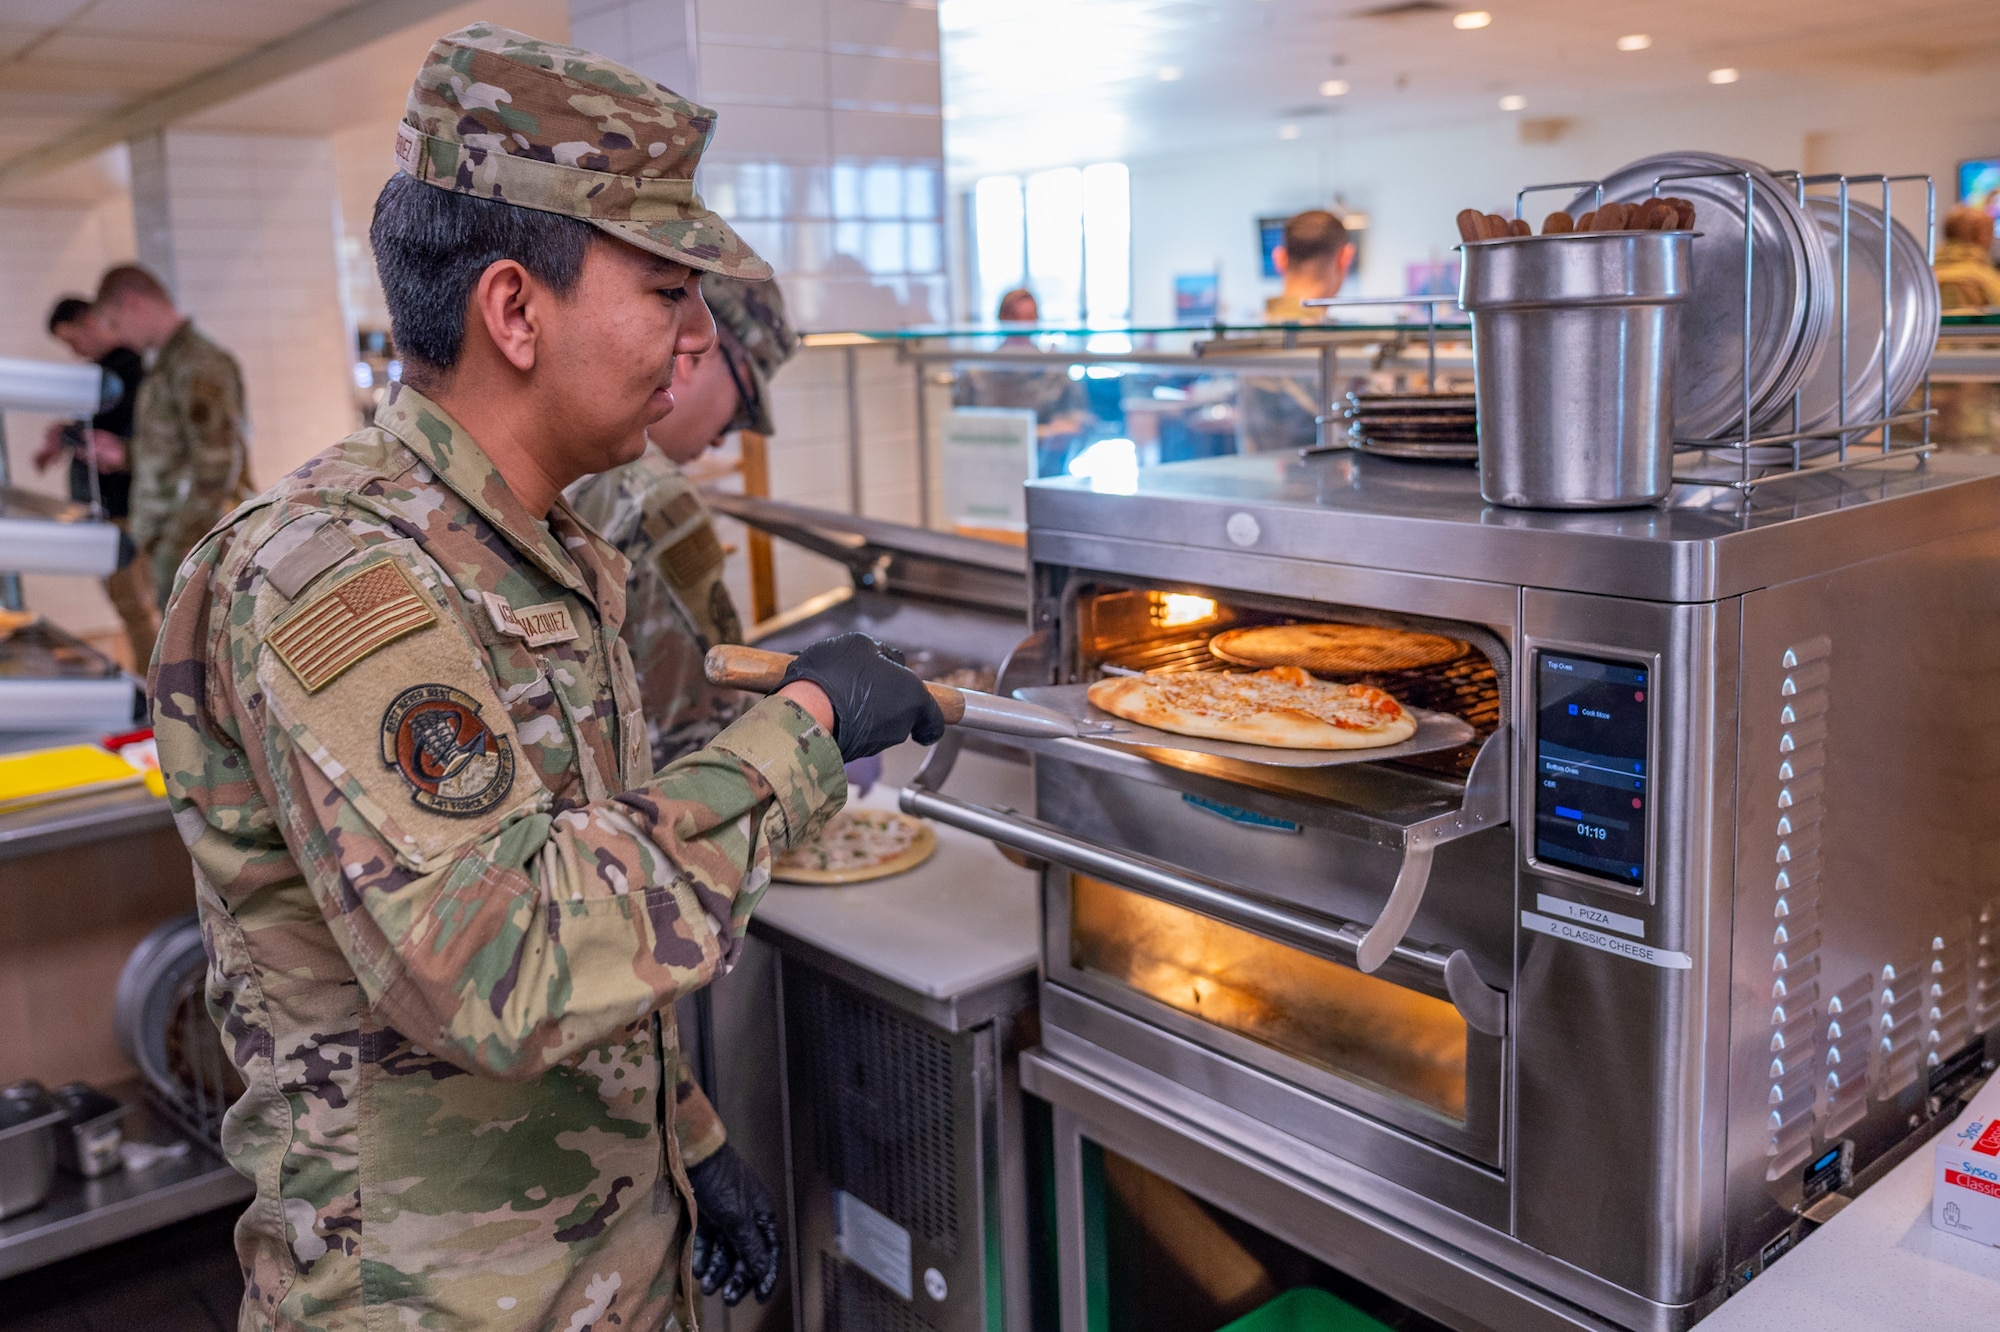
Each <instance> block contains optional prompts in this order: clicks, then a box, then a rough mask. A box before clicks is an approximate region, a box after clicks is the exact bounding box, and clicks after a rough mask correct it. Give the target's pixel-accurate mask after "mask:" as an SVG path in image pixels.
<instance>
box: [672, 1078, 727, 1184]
mask: <svg viewBox="0 0 2000 1332" xmlns="http://www.w3.org/2000/svg"><path fill="white" fill-rule="evenodd" d="M674 1136H675V1137H676V1138H678V1139H680V1144H681V1161H682V1163H683V1164H684V1165H686V1166H689V1167H690V1168H692V1167H694V1166H698V1165H700V1164H701V1163H702V1162H703V1161H706V1160H707V1159H708V1158H709V1157H711V1156H713V1155H715V1154H716V1152H718V1151H720V1150H721V1148H722V1144H723V1143H724V1142H725V1141H727V1139H728V1134H726V1133H725V1132H724V1131H723V1128H722V1116H720V1115H718V1114H716V1113H715V1107H714V1106H713V1105H711V1104H709V1100H708V1096H707V1094H706V1093H704V1092H703V1091H702V1089H701V1084H700V1083H699V1082H696V1081H695V1080H694V1069H693V1068H692V1067H691V1066H690V1065H689V1064H688V1061H687V1060H685V1059H683V1060H681V1076H680V1080H679V1081H678V1082H676V1083H675V1084H674Z"/></svg>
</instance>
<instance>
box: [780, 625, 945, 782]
mask: <svg viewBox="0 0 2000 1332" xmlns="http://www.w3.org/2000/svg"><path fill="white" fill-rule="evenodd" d="M794 680H804V681H806V682H807V683H809V684H816V685H818V686H819V687H820V688H821V689H824V690H825V691H826V696H827V698H828V699H830V700H831V701H832V703H833V738H834V741H835V743H837V744H838V745H839V746H840V757H841V760H842V761H843V762H846V763H852V762H853V761H854V760H855V759H858V758H867V757H868V756H869V755H870V754H879V753H881V752H882V751H883V750H885V749H887V748H889V746H891V745H900V744H902V743H903V741H905V740H907V739H909V738H911V737H912V736H914V737H916V741H917V743H918V744H920V745H934V744H936V743H937V742H938V741H939V740H941V739H943V738H944V715H943V714H942V713H940V712H939V711H938V705H937V701H936V700H935V699H933V698H932V697H931V696H930V693H929V691H927V690H926V689H925V688H924V682H923V681H922V680H919V679H918V678H917V677H916V676H915V675H912V674H911V673H910V671H909V669H908V668H906V667H905V666H904V665H903V664H902V662H901V661H899V660H897V659H896V658H895V657H892V656H890V655H889V650H888V649H887V648H884V647H883V646H882V645H881V644H880V643H878V642H876V641H875V640H874V639H872V638H870V637H869V636H868V635H867V634H864V633H860V632H858V631H856V632H852V633H845V634H842V635H840V636H839V637H838V638H824V639H821V640H820V641H819V642H817V643H814V644H813V645H812V646H811V647H808V648H807V649H806V650H805V651H804V652H801V653H799V655H798V656H796V657H794V658H792V664H791V665H790V666H788V667H786V668H785V678H784V682H783V683H784V684H790V683H791V682H792V681H794ZM780 687H781V688H782V687H783V686H782V685H781V686H780Z"/></svg>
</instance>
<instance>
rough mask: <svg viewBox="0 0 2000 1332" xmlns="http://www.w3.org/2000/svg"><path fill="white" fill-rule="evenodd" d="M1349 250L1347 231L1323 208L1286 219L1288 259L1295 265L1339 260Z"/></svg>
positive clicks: (1339, 221)
mask: <svg viewBox="0 0 2000 1332" xmlns="http://www.w3.org/2000/svg"><path fill="white" fill-rule="evenodd" d="M1346 246H1347V227H1346V226H1345V225H1344V224H1343V223H1342V222H1341V220H1340V219H1339V218H1337V217H1335V216H1334V215H1333V214H1332V213H1329V212H1327V211H1326V210H1325V209H1324V208H1308V209H1307V210H1306V211H1305V212H1303V213H1297V214H1294V215H1293V216H1291V217H1289V218H1286V219H1285V259H1286V261H1287V262H1288V263H1293V264H1311V263H1317V262H1319V261H1320V260H1322V259H1334V258H1338V257H1339V255H1340V252H1341V251H1342V250H1343V249H1345V248H1346Z"/></svg>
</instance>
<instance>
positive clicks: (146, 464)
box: [98, 267, 255, 607]
mask: <svg viewBox="0 0 2000 1332" xmlns="http://www.w3.org/2000/svg"><path fill="white" fill-rule="evenodd" d="M98 305H99V308H100V309H101V310H102V311H103V312H104V322H105V323H106V325H107V326H109V327H110V328H112V329H113V330H114V332H116V333H118V334H120V335H121V339H120V340H121V341H124V342H126V343H127V345H130V346H133V347H136V348H138V349H140V350H142V351H148V352H152V353H153V354H154V356H155V359H154V360H153V363H152V366H151V368H150V369H149V370H147V372H146V377H145V379H144V380H143V381H141V383H140V385H139V398H138V402H137V404H136V406H135V408H134V410H133V417H132V443H131V459H132V499H131V506H132V507H131V520H130V521H131V535H132V544H133V545H134V546H136V547H138V549H139V557H140V558H141V559H144V560H146V561H148V563H149V565H150V567H151V570H152V574H153V586H154V588H155V589H156V590H157V593H158V596H159V598H160V604H161V606H163V607H164V606H165V605H166V597H167V591H168V589H170V588H171V587H172V586H173V581H174V570H175V569H177V568H179V567H180V562H181V560H182V559H183V558H185V557H186V555H187V553H188V552H189V551H190V550H192V549H194V544H195V543H196V542H197V541H199V540H201V537H202V534H203V533H204V532H206V531H208V529H209V528H211V527H213V526H215V523H216V520H217V519H219V518H221V517H222V515H223V514H225V513H227V512H229V510H230V509H231V508H233V507H235V506H236V505H237V504H239V503H241V502H242V501H243V500H245V499H248V498H249V497H250V496H251V495H252V494H253V493H255V487H253V486H252V485H251V484H250V463H249V443H248V437H247V434H246V432H245V429H244V423H243V374H242V372H241V371H240V370H239V369H238V368H237V365H236V358H235V357H233V356H231V355H230V354H229V353H228V352H226V351H224V350H223V349H222V348H220V347H218V346H216V345H215V344H214V343H213V342H211V341H209V339H208V338H206V337H204V336H203V335H202V334H201V333H200V332H198V331H197V330H196V329H195V326H194V321H193V320H190V319H185V318H182V317H181V316H180V314H179V312H178V311H176V310H175V309H174V308H173V303H172V301H171V300H170V299H169V298H168V296H167V293H166V291H165V289H164V288H163V287H161V286H160V284H159V282H158V280H157V279H156V278H154V277H153V276H152V275H151V274H150V273H147V272H146V271H145V270H144V269H139V268H132V267H126V268H118V269H113V270H112V271H111V272H109V273H107V274H105V278H104V284H103V288H102V290H101V292H100V295H99V296H98Z"/></svg>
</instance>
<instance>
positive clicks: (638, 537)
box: [568, 273, 799, 767]
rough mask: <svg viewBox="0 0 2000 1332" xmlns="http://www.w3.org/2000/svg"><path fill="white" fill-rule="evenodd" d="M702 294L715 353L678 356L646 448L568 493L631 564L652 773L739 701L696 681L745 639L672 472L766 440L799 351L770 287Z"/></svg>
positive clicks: (714, 283) (701, 738)
mask: <svg viewBox="0 0 2000 1332" xmlns="http://www.w3.org/2000/svg"><path fill="white" fill-rule="evenodd" d="M701 294H702V299H703V300H704V301H706V302H707V303H708V308H709V311H710V312H711V313H712V314H713V315H714V316H715V346H714V347H713V348H712V349H710V350H709V351H706V352H704V353H702V354H701V355H700V356H689V357H683V358H682V359H681V362H680V364H679V365H678V366H677V367H676V369H675V373H674V410H673V411H672V412H670V413H668V414H667V418H666V419H665V420H664V421H661V422H660V423H659V424H658V425H656V426H654V427H653V428H652V429H651V430H649V431H648V432H647V434H648V436H649V439H650V446H649V447H648V448H647V449H646V451H645V453H644V454H642V455H641V456H640V457H638V458H636V459H634V460H633V461H632V462H629V463H626V464H625V465H624V466H623V467H615V468H613V469H611V470H610V471H608V472H600V473H598V474H597V475H596V476H592V477H586V478H585V479H584V480H582V481H579V482H577V483H576V484H575V485H573V486H571V487H570V488H569V491H568V494H569V500H570V503H571V505H573V506H574V507H575V509H576V512H577V516H578V517H580V518H582V519H583V520H584V521H585V522H587V523H589V524H590V525H591V526H592V527H595V528H596V529H597V531H598V534H599V535H600V536H602V537H603V538H604V539H605V540H606V541H609V542H610V543H611V544H612V545H613V546H615V547H617V548H618V551H619V553H620V554H622V555H623V556H624V557H625V558H626V559H627V560H629V561H630V562H631V564H632V580H631V582H630V583H628V584H627V585H626V588H625V597H626V606H625V645H626V647H627V648H629V649H630V650H631V653H632V665H633V668H634V669H635V670H636V671H637V672H638V675H639V697H640V700H641V701H642V702H643V703H644V705H645V708H646V728H647V732H648V736H649V739H650V742H651V745H652V750H653V763H654V765H655V766H658V767H664V766H666V765H667V764H668V763H671V762H673V760H675V759H676V758H679V757H680V756H681V755H682V754H686V753H690V752H692V751H694V750H696V749H699V748H701V747H702V746H703V745H705V744H707V743H708V742H709V741H711V740H713V739H714V738H715V737H716V735H718V734H719V733H720V732H721V731H722V728H723V727H725V726H727V725H729V723H730V722H732V721H734V720H735V719H736V717H737V716H738V714H740V713H741V712H742V710H743V707H744V702H745V700H744V696H743V695H742V694H741V693H739V692H738V691H736V690H734V689H722V688H718V687H716V686H714V685H711V684H710V683H709V682H708V680H707V679H706V678H705V677H704V676H703V675H702V666H701V663H702V656H703V654H704V653H706V652H707V651H708V649H709V648H711V647H713V646H715V645H716V644H717V643H740V642H742V641H743V622H742V619H741V618H740V617H739V616H738V615H737V613H736V603H735V601H734V600H733V599H732V598H731V597H730V595H729V588H728V586H727V585H726V584H725V583H724V582H723V577H722V575H723V563H724V561H723V549H722V542H721V541H720V540H719V539H718V538H717V537H716V535H715V526H714V522H713V518H712V515H711V514H710V513H709V510H708V506H707V505H706V504H704V503H703V502H702V499H701V496H700V495H699V494H698V493H696V491H695V488H694V483H693V482H692V481H690V480H689V479H688V477H687V474H686V473H685V472H683V471H682V470H681V469H682V467H683V466H684V465H685V464H687V463H691V462H693V461H694V460H695V459H696V458H699V457H700V456H701V455H702V454H703V453H704V452H706V451H707V450H708V449H710V448H712V447H713V446H715V445H717V444H719V443H721V442H722V437H723V436H724V435H726V434H728V433H729V432H731V431H735V430H752V431H755V432H757V433H758V434H761V435H770V434H773V433H774V432H775V426H774V425H773V423H772V420H771V407H770V381H771V376H772V374H773V373H775V372H776V371H777V369H778V367H779V366H781V365H783V364H784V363H785V361H786V360H787V359H788V358H789V357H790V356H791V354H792V353H793V351H795V350H796V349H797V348H798V345H799V339H798V335H797V334H796V333H794V332H793V331H792V326H791V323H790V321H789V320H787V319H786V317H785V302H784V296H783V294H782V293H781V292H780V291H779V289H778V284H777V282H776V281H775V280H773V281H770V282H745V281H742V280H740V279H737V278H728V277H722V276H720V275H718V274H714V273H710V274H707V275H705V276H703V278H702V280H701Z"/></svg>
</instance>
